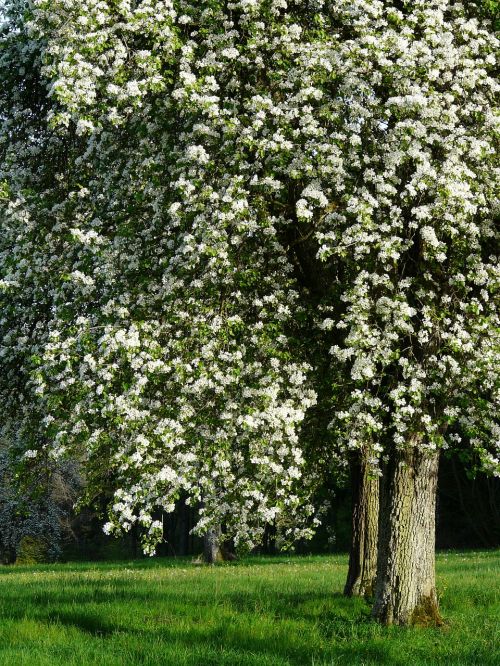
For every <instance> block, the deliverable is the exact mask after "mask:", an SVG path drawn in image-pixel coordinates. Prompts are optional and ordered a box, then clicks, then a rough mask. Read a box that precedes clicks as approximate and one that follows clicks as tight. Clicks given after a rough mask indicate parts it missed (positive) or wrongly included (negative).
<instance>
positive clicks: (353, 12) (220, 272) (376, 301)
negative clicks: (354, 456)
mask: <svg viewBox="0 0 500 666" xmlns="http://www.w3.org/2000/svg"><path fill="white" fill-rule="evenodd" d="M22 4H23V3H22V2H21V0H10V14H9V16H10V21H11V23H12V29H11V31H10V33H8V36H7V37H6V38H5V40H6V44H7V47H6V48H5V49H4V51H3V55H2V56H1V60H0V68H1V73H2V74H1V76H2V79H3V80H6V81H7V82H8V83H9V86H10V88H9V86H6V91H8V90H13V91H14V94H13V95H12V94H11V95H10V97H9V99H7V95H8V94H9V93H8V92H6V93H5V94H4V93H2V95H3V97H2V98H1V109H2V110H1V112H0V115H1V116H2V118H3V120H2V122H3V127H2V130H1V131H0V150H2V152H3V155H4V166H2V168H1V169H0V180H2V181H5V182H6V183H7V185H6V188H5V192H2V194H1V196H2V232H3V237H2V240H1V246H0V280H1V281H0V289H1V292H0V293H1V295H0V298H1V299H2V300H1V305H2V315H1V318H0V328H1V331H2V346H1V349H0V354H1V357H0V358H1V359H2V361H1V363H2V370H3V372H2V374H3V375H4V377H5V379H4V380H2V381H3V383H2V386H1V388H0V394H1V400H2V404H4V405H5V406H6V413H7V414H8V415H9V417H8V418H6V421H5V425H4V428H3V431H4V434H3V436H4V437H14V436H15V437H17V438H18V439H20V440H21V439H24V440H25V441H27V442H29V445H28V448H29V449H30V450H36V448H37V446H39V447H41V448H43V449H44V450H46V451H47V452H49V454H50V455H51V456H54V457H58V456H62V455H65V454H66V453H67V452H73V453H74V452H78V456H79V458H81V459H83V460H84V462H85V465H86V469H87V470H88V475H89V480H90V481H89V483H90V487H100V488H102V487H111V488H114V489H115V496H114V499H113V502H112V504H111V508H110V521H109V523H108V524H107V527H106V530H107V531H108V532H112V531H114V530H118V529H129V528H130V527H131V526H132V525H133V524H134V523H139V524H140V525H141V526H142V528H143V530H144V531H145V533H146V548H147V549H148V550H149V551H150V552H152V550H153V549H154V545H155V543H157V541H158V540H159V539H161V537H162V526H161V523H159V521H158V520H156V519H155V511H156V510H157V509H158V508H162V509H163V510H164V511H167V512H168V511H172V510H173V508H174V507H175V504H176V502H178V501H180V500H185V501H187V502H189V503H196V504H197V506H198V507H199V508H200V521H199V524H198V527H197V529H198V530H199V531H200V532H203V531H204V530H206V529H207V528H208V527H210V526H211V525H215V524H221V523H223V524H224V525H225V526H226V530H227V533H228V534H231V535H233V536H234V537H235V539H236V541H237V543H242V544H246V545H252V544H254V543H255V541H256V540H258V538H259V537H260V536H261V535H262V531H263V529H264V526H265V524H266V523H269V522H273V521H274V522H276V523H277V524H280V521H281V524H282V525H283V526H284V531H285V535H284V538H285V539H286V538H288V537H290V538H292V537H294V536H300V535H305V534H308V526H310V524H311V520H310V518H309V517H310V515H311V514H312V511H313V509H312V507H311V505H310V501H309V496H308V495H309V486H310V485H312V484H310V483H309V481H308V479H309V476H308V474H309V473H308V471H307V467H308V465H310V463H311V459H314V458H315V456H316V457H317V455H316V453H315V452H314V448H312V449H311V448H310V447H309V446H308V447H304V443H303V441H302V438H301V424H302V423H303V420H304V418H305V416H306V415H307V412H308V411H309V410H310V409H311V407H312V406H313V405H314V403H315V401H316V396H315V392H314V390H313V389H312V386H313V383H314V381H313V377H314V373H315V371H316V372H317V365H316V360H317V359H318V358H320V357H324V356H328V355H330V357H331V358H330V367H331V373H332V376H331V382H330V385H331V388H330V395H329V396H328V404H329V410H330V415H331V418H330V431H331V434H330V437H331V439H332V440H334V441H335V449H334V447H333V444H332V452H331V453H332V457H333V455H334V453H335V455H340V456H342V455H345V454H346V453H347V452H348V451H350V450H353V449H359V448H366V447H367V446H368V447H369V449H370V453H371V457H372V460H373V465H374V467H377V465H378V463H379V461H380V460H381V458H382V457H383V455H384V454H385V453H386V452H387V451H388V450H390V449H391V447H394V446H395V447H404V446H405V445H406V444H407V443H408V442H409V441H411V442H412V443H414V442H415V441H418V442H420V445H421V446H422V447H423V448H427V449H434V448H436V447H447V446H450V445H452V444H455V443H457V442H458V440H459V439H460V437H463V438H465V439H466V440H467V442H469V443H470V444H471V450H473V451H474V452H475V455H479V457H480V458H481V459H482V461H483V463H484V464H485V466H486V467H488V468H489V469H491V470H492V471H495V470H497V471H498V469H499V466H498V446H499V445H498V422H497V421H496V413H498V412H497V410H498V402H499V396H500V390H499V385H498V376H499V372H498V370H499V350H500V343H499V334H498V331H499V330H500V327H499V313H498V288H499V277H500V275H499V261H498V254H499V252H498V229H497V228H496V227H495V223H494V214H495V210H496V208H495V207H496V206H497V198H496V197H497V195H498V166H497V164H496V162H495V151H494V147H495V137H496V136H497V132H498V116H497V115H496V114H495V103H494V100H495V96H496V95H497V93H498V83H497V82H496V80H495V78H494V67H495V59H496V53H497V51H498V41H497V40H496V38H495V37H494V36H493V34H492V30H491V27H490V26H488V24H487V23H486V22H480V21H479V20H478V19H477V18H476V17H474V16H472V15H469V14H468V13H467V12H468V10H467V9H466V8H464V6H462V5H461V4H460V3H455V2H450V1H449V0H430V1H429V0H426V1H425V2H424V1H423V0H414V1H413V2H411V3H410V2H402V3H401V2H392V1H390V0H349V1H348V0H339V1H338V2H335V3H331V2H327V1H323V0H314V1H313V0H311V1H310V2H308V3H303V2H298V1H294V0H288V1H287V2H285V1H284V0H234V1H232V2H218V1H216V0H210V1H209V0H200V1H198V2H190V1H188V0H177V1H171V2H170V1H167V0H165V1H163V2H157V3H151V2H149V0H147V1H146V0H143V2H140V3H131V2H128V1H127V0H122V1H121V2H107V1H104V0H100V1H97V0H78V1H75V2H72V3H68V2H65V1H63V0H61V1H57V2H47V1H46V0H37V2H35V3H33V5H32V10H31V14H30V16H29V20H26V18H25V17H26V12H25V13H24V14H23V13H21V14H19V12H17V11H16V8H19V6H20V5H22ZM14 58H16V59H17V63H18V64H17V65H16V67H17V70H16V71H17V72H19V63H20V62H21V63H23V65H22V68H23V69H24V74H16V73H15V72H14V73H12V72H11V71H10V70H9V66H10V65H11V63H12V60H13V59H14ZM26 72H28V73H29V75H27V74H26ZM29 76H31V77H32V78H33V80H35V81H37V87H36V89H35V92H36V94H34V93H33V92H28V91H27V88H26V85H25V82H26V81H29V80H30V79H29ZM40 81H41V82H42V83H40ZM304 322H305V323H304ZM314 326H315V327H316V328H315V329H314ZM42 415H43V417H42ZM39 417H40V418H39ZM495 438H496V441H495ZM320 448H321V446H320V445H319V444H318V449H317V450H318V451H319V449H320ZM306 449H307V451H306ZM92 484H94V486H93V485H92ZM289 516H294V521H292V523H290V521H289ZM291 524H293V525H295V529H293V528H292V527H290V525H291Z"/></svg>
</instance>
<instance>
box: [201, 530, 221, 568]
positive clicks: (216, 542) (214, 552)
mask: <svg viewBox="0 0 500 666" xmlns="http://www.w3.org/2000/svg"><path fill="white" fill-rule="evenodd" d="M220 535H221V528H220V526H217V527H213V528H211V529H209V530H208V531H207V532H205V534H204V535H203V559H204V560H205V562H206V563H207V564H215V563H216V562H222V561H223V560H224V556H223V554H222V549H221V547H220Z"/></svg>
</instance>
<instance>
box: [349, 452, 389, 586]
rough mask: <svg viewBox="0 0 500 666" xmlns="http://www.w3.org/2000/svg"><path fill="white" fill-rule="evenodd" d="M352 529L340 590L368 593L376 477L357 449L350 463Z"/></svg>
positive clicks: (374, 550)
mask: <svg viewBox="0 0 500 666" xmlns="http://www.w3.org/2000/svg"><path fill="white" fill-rule="evenodd" d="M350 474H351V493H352V533H351V551H350V555H349V571H348V573H347V581H346V584H345V588H344V594H345V595H346V596H349V597H353V596H372V595H373V593H374V591H375V580H376V575H377V540H378V539H377V537H378V514H379V485H380V482H379V478H378V477H374V476H373V475H371V474H370V468H369V464H368V461H367V456H366V454H365V453H364V452H360V453H359V454H358V455H357V456H356V458H354V459H353V460H351V463H350Z"/></svg>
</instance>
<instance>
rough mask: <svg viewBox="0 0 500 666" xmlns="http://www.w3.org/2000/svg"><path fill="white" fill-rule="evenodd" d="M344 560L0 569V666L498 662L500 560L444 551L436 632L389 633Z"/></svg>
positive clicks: (490, 555)
mask: <svg viewBox="0 0 500 666" xmlns="http://www.w3.org/2000/svg"><path fill="white" fill-rule="evenodd" d="M346 564H347V558H346V557H344V556H324V557H323V556H317V557H279V558H272V559H271V558H251V559H248V560H244V561H242V562H239V563H236V564H230V565H223V566H220V567H216V568H210V567H200V566H196V565H193V564H191V562H190V561H189V560H182V559H181V560H167V559H164V560H149V561H138V562H124V563H113V564H65V565H53V566H35V567H11V568H3V569H0V664H1V665H2V666H4V665H11V664H14V665H15V666H18V665H26V666H49V665H50V666H59V665H61V666H71V665H75V666H76V665H78V666H87V665H89V664H99V665H102V666H115V665H123V666H124V665H129V664H130V665H131V664H141V665H142V664H151V665H153V664H154V665H170V664H172V665H175V666H185V665H191V666H192V665H196V666H198V665H199V666H209V665H214V666H215V665H217V666H221V665H227V666H240V665H241V666H285V665H286V666H290V665H294V666H307V665H311V666H312V665H314V666H327V665H328V666H330V665H333V664H343V665H345V664H356V665H359V666H361V665H363V664H404V665H405V666H416V665H418V664H429V666H431V665H432V666H434V665H435V664H453V665H459V664H464V665H469V664H478V665H480V666H487V665H489V664H491V665H493V664H495V665H496V666H498V664H500V650H499V644H500V636H499V625H500V593H499V583H500V551H496V552H492V551H490V552H474V553H473V552H467V553H442V554H440V555H439V556H438V588H439V592H440V595H441V608H442V612H443V615H444V617H445V618H446V620H447V624H446V626H445V627H443V628H441V629H402V628H398V627H391V628H383V627H380V626H378V625H377V624H375V623H374V622H372V621H371V620H370V617H369V607H368V606H367V604H365V602H363V601H361V600H359V599H345V598H343V597H342V595H341V590H342V586H343V583H344V578H345V575H346Z"/></svg>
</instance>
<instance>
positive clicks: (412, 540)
mask: <svg viewBox="0 0 500 666" xmlns="http://www.w3.org/2000/svg"><path fill="white" fill-rule="evenodd" d="M409 444H410V447H409V448H408V450H407V451H404V452H399V453H395V454H392V455H391V457H390V459H389V461H388V463H387V467H386V470H385V473H384V477H383V480H382V490H381V505H380V523H379V535H380V537H379V551H378V569H377V585H376V590H375V603H374V606H373V617H374V618H376V619H377V620H378V621H379V622H382V623H383V624H401V625H407V624H417V625H424V626H436V625H439V624H441V618H440V616H439V610H438V601H437V595H436V578H435V519H436V516H435V513H436V488H437V475H438V466H439V454H438V453H435V452H427V453H426V452H422V451H420V450H419V448H418V444H419V441H418V440H417V439H416V438H415V437H413V438H412V441H411V442H409Z"/></svg>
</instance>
